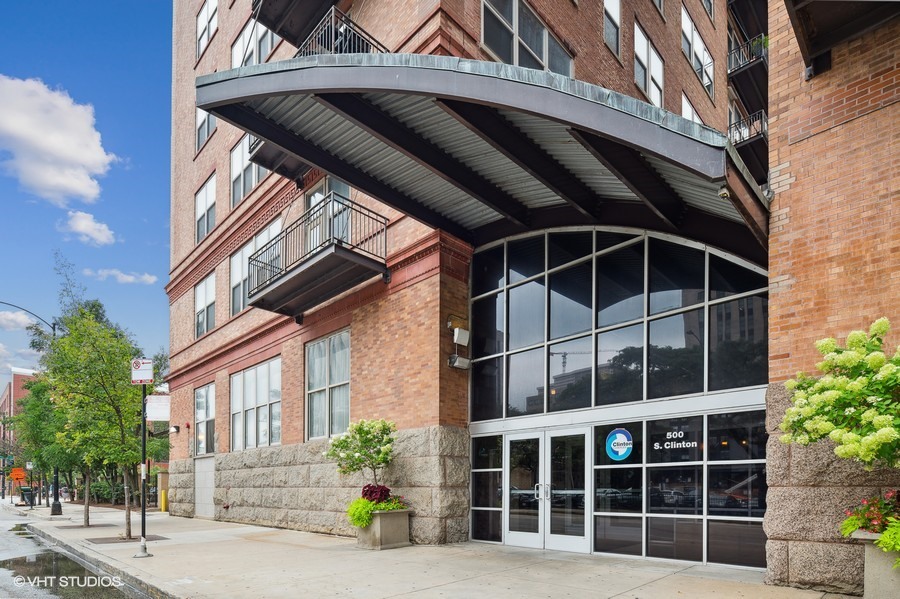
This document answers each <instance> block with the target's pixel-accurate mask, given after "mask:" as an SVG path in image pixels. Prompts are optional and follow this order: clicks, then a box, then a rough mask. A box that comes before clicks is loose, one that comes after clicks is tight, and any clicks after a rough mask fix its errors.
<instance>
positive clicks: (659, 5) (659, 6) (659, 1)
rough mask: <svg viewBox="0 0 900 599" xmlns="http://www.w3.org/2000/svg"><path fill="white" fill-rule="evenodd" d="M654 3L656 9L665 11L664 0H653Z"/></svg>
mask: <svg viewBox="0 0 900 599" xmlns="http://www.w3.org/2000/svg"><path fill="white" fill-rule="evenodd" d="M653 4H654V6H656V9H657V10H658V11H659V12H661V13H663V12H664V11H663V0H653Z"/></svg>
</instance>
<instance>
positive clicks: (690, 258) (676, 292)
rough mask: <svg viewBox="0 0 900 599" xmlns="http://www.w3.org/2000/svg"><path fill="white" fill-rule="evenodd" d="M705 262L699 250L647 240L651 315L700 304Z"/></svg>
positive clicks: (657, 240)
mask: <svg viewBox="0 0 900 599" xmlns="http://www.w3.org/2000/svg"><path fill="white" fill-rule="evenodd" d="M704 261H705V259H704V255H703V252H702V251H700V250H695V249H693V248H689V247H686V246H683V245H680V244H677V243H669V242H668V241H662V240H660V239H650V314H659V313H660V312H666V311H667V310H674V309H676V308H682V307H685V306H690V305H693V304H698V303H700V302H702V301H703V287H704V279H705V277H704V270H705V267H704Z"/></svg>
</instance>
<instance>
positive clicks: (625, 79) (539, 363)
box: [167, 0, 898, 582]
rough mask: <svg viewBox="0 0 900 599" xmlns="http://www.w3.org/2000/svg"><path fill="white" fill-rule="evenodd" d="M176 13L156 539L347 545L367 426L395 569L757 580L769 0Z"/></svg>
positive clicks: (264, 4)
mask: <svg viewBox="0 0 900 599" xmlns="http://www.w3.org/2000/svg"><path fill="white" fill-rule="evenodd" d="M813 4H816V3H813ZM829 4H830V5H837V4H840V5H843V4H849V3H842V2H838V3H829ZM816 7H817V5H816ZM174 9H175V15H174V57H173V101H172V110H173V113H172V114H173V116H172V119H173V138H172V198H171V202H172V219H171V228H172V244H171V274H170V281H169V284H168V286H167V291H168V294H169V300H170V304H171V325H172V326H171V344H170V347H171V356H170V364H171V374H170V376H169V378H168V381H169V383H170V385H171V397H172V420H171V422H172V423H173V424H175V425H179V427H180V432H178V433H175V434H173V435H172V436H171V440H172V452H171V461H170V472H171V477H170V481H169V484H170V489H171V494H170V505H171V511H172V513H173V514H176V515H184V516H195V517H206V518H215V519H221V520H229V521H237V522H248V523H254V524H263V525H271V526H280V527H287V528H296V529H300V530H310V531H319V532H327V533H336V534H354V532H353V530H352V528H351V527H350V526H349V524H348V523H347V521H346V518H345V514H344V510H345V508H346V505H347V503H349V501H350V500H351V499H353V498H354V497H356V496H358V493H359V488H358V487H359V485H360V484H361V483H362V479H357V478H353V479H347V478H346V477H340V476H338V475H337V474H336V472H335V467H334V465H333V464H332V463H329V462H327V461H325V460H324V458H323V457H322V455H321V454H322V451H323V449H324V448H325V447H326V446H327V442H328V439H329V438H330V437H332V436H334V435H338V434H340V433H341V432H343V431H344V430H346V427H347V425H348V423H349V422H351V421H355V420H358V419H361V418H382V417H383V418H388V419H391V420H393V421H395V422H397V424H398V426H399V428H400V432H399V439H398V442H397V446H396V453H397V456H398V459H397V462H396V463H395V465H394V466H393V467H392V469H391V473H390V480H389V481H388V484H389V485H390V486H391V487H392V488H393V489H394V490H395V491H396V492H398V493H399V494H402V495H404V496H405V497H406V498H407V499H409V501H410V502H411V503H412V505H413V508H414V511H415V515H414V517H413V518H412V519H411V526H412V532H411V534H412V537H413V541H414V542H417V543H447V542H455V541H462V540H469V539H472V540H478V541H484V542H497V543H504V544H509V545H520V546H526V547H540V548H546V549H559V550H567V551H577V552H584V553H590V552H596V553H611V554H618V555H631V556H638V557H646V558H668V559H679V560H688V561H695V562H701V563H724V564H733V565H741V566H750V567H757V568H766V567H768V568H769V569H770V574H772V573H773V570H772V568H773V566H772V564H775V563H779V564H780V563H781V562H780V561H779V560H776V559H774V558H772V557H770V556H769V555H768V554H767V530H764V520H765V519H770V520H771V518H770V516H769V514H768V512H767V510H769V509H772V508H771V506H772V502H771V501H770V500H769V499H768V496H769V492H768V487H767V479H768V478H772V479H775V478H774V477H773V476H771V475H770V474H769V472H771V471H772V469H773V468H781V467H782V465H783V462H784V460H785V456H784V455H783V451H782V449H781V447H780V446H779V445H777V443H774V440H770V437H769V432H775V431H774V424H775V420H774V417H773V418H772V419H770V420H769V421H768V422H767V420H766V407H767V392H768V394H769V396H770V398H771V397H773V394H774V393H777V391H776V390H773V389H775V388H776V387H777V388H780V382H781V381H782V380H783V378H784V376H779V377H775V378H774V379H772V378H771V376H770V374H771V373H770V367H771V365H773V364H775V365H777V370H778V372H779V373H781V372H782V365H783V364H782V362H781V360H782V359H783V358H782V354H783V353H784V352H788V354H789V355H790V351H791V350H789V349H782V350H779V352H778V353H776V352H774V351H773V350H772V345H773V344H777V345H779V347H781V346H782V345H784V344H785V343H786V342H788V341H789V342H790V344H793V343H794V342H795V341H798V340H796V339H794V338H790V339H787V338H785V337H784V336H782V331H780V330H776V329H773V328H772V327H771V326H770V322H771V321H770V319H771V318H772V316H771V311H772V309H773V308H772V306H770V302H769V299H770V278H769V276H770V269H773V268H775V267H776V265H775V264H774V263H773V261H772V260H771V256H770V227H771V228H772V231H773V233H775V232H777V233H778V234H779V236H778V239H785V238H784V237H781V234H782V233H781V232H782V231H784V229H783V228H782V227H784V223H783V222H781V221H783V220H784V219H785V218H786V216H785V215H784V214H779V215H776V214H775V213H770V209H771V205H772V204H771V203H772V201H773V200H772V192H773V190H776V191H777V189H783V188H784V187H785V185H787V184H788V179H787V178H784V177H770V171H769V169H770V163H769V158H770V156H778V153H777V152H774V151H772V150H770V148H769V143H770V135H769V117H768V116H767V114H770V113H771V110H770V109H769V106H770V105H771V104H770V98H769V94H770V86H769V70H770V53H771V52H773V48H772V44H773V43H774V40H770V38H769V17H770V8H769V7H768V6H767V4H766V2H764V1H761V0H736V1H734V2H727V3H725V2H711V1H707V0H684V1H683V2H669V1H641V2H621V1H619V0H604V1H602V2H568V1H563V0H556V1H552V0H540V1H534V2H526V1H525V0H514V1H502V0H480V1H477V0H472V1H469V2H463V3H460V2H455V1H450V0H434V1H427V2H425V1H416V0H398V1H396V2H384V1H382V0H369V1H367V2H361V1H359V0H357V1H356V2H351V1H342V2H337V3H335V2H333V1H330V0H311V1H308V2H281V1H276V0H256V1H254V2H250V0H237V1H236V2H233V3H220V2H217V1H216V0H192V1H190V2H182V3H176V4H175V7H174ZM798 10H800V11H805V10H809V9H808V8H803V7H801V8H800V9H798ZM783 11H784V9H782V8H781V7H780V5H777V6H774V7H773V8H772V9H771V14H774V15H775V16H777V17H779V18H781V16H782V15H783ZM894 22H896V21H894ZM859 31H860V33H862V31H863V29H860V30H859ZM789 34H790V30H789V28H787V27H781V28H780V29H779V37H778V40H779V43H781V44H790V43H792V42H790V40H789V39H788V36H789ZM865 35H866V36H870V35H876V36H878V35H881V34H880V33H877V32H876V33H866V34H865ZM840 43H842V44H843V43H845V42H843V41H841V42H840ZM891 43H893V44H894V46H896V41H894V42H891ZM886 45H887V46H888V47H891V45H890V43H886ZM841 48H843V46H841ZM787 52H788V54H790V51H787ZM779 56H781V54H779ZM836 63H837V61H836ZM820 67H821V65H820ZM785 68H794V67H785ZM797 68H800V69H801V71H802V68H801V67H799V66H798V67H797ZM834 68H835V69H836V70H837V69H838V68H839V66H838V65H837V64H835V67H834ZM822 76H823V77H827V76H828V75H827V73H826V74H825V75H822ZM791 77H792V75H790V74H787V72H785V74H784V76H783V79H780V80H779V84H778V86H780V85H785V86H789V85H793V84H794V83H793V82H794V81H795V79H797V78H801V79H802V72H798V73H797V74H796V77H794V78H793V79H792V78H791ZM788 81H790V82H791V83H790V84H789V83H787V82H788ZM778 86H773V87H772V89H774V90H777V91H779V93H780V90H781V87H778ZM790 109H791V107H790V106H784V105H779V110H790ZM767 111H769V112H767ZM779 114H780V113H779ZM883 129H888V130H889V129H890V126H889V125H888V124H884V125H883ZM776 130H780V129H776ZM887 145H890V144H889V143H887ZM801 149H802V148H800V147H798V148H795V149H794V150H792V151H798V152H799V151H800V150H801ZM777 166H778V168H779V169H781V170H779V173H782V174H786V173H788V171H789V170H790V169H789V167H790V165H787V166H786V165H785V164H784V163H783V162H779V163H778V165H777ZM804 173H805V171H804ZM790 176H793V177H800V176H801V173H796V174H793V175H790ZM802 176H806V175H805V174H803V175H802ZM823 176H824V175H823ZM791 181H793V179H791ZM877 201H880V202H881V203H882V204H884V203H886V202H888V201H889V199H885V198H884V197H879V199H878V200H877ZM802 202H803V201H800V203H802ZM814 221H815V219H814V218H813V217H810V220H809V222H814ZM886 221H887V222H888V223H890V222H891V221H890V219H889V218H888V219H886ZM894 224H896V222H894ZM832 226H833V227H834V230H843V229H844V228H846V227H845V226H844V224H843V223H841V222H835V223H833V225H832ZM897 229H898V228H895V229H894V230H895V231H896V230H897ZM825 234H826V232H824V231H823V232H819V233H817V234H815V235H825ZM886 234H887V235H888V236H889V237H890V235H889V234H888V233H886ZM809 235H810V236H811V237H813V236H814V234H813V233H811V232H810V233H809ZM861 247H864V246H861ZM854 249H856V248H854ZM779 251H780V250H779ZM790 260H791V259H790V258H789V257H788V258H785V262H784V263H783V264H782V265H780V266H778V268H779V269H780V270H779V272H781V271H784V270H785V269H788V270H789V269H791V268H796V267H798V264H797V263H795V262H793V263H792V262H791V261H790ZM893 267H894V269H895V270H897V264H896V258H894V262H893ZM786 276H788V277H789V278H790V277H800V278H803V277H806V278H809V279H810V280H814V279H813V278H812V277H813V271H812V270H811V271H809V272H808V273H805V272H804V273H802V276H801V273H793V274H788V275H786ZM829 276H830V277H831V276H832V275H829ZM841 276H847V275H841V274H839V273H833V277H834V278H836V279H837V278H840V277H841ZM804 280H805V279H804ZM829 280H831V279H829ZM785 284H786V283H785V281H784V280H780V279H779V280H774V288H775V289H781V288H782V286H783V285H785ZM874 295H876V296H878V295H879V294H878V293H875V294H874ZM888 295H889V294H888V292H887V291H884V292H883V296H884V297H883V298H881V299H878V300H874V301H872V302H870V303H871V305H868V306H867V309H866V310H865V314H863V312H860V314H859V317H858V318H855V319H852V320H853V322H854V323H855V324H854V326H862V325H863V323H862V322H861V321H864V320H866V319H870V320H871V319H874V318H873V317H877V316H880V315H881V314H879V313H876V312H878V311H881V312H885V311H887V309H888V308H889V307H890V306H888V305H886V304H887V298H888ZM854 298H855V296H854V295H853V294H847V295H845V301H847V302H848V303H852V301H853V299H854ZM783 307H784V303H780V304H779V305H778V310H779V314H778V315H777V318H778V319H782V318H788V319H790V318H793V316H790V315H789V314H787V313H784V312H782V310H783V309H784V308H783ZM870 312H872V314H870ZM829 318H830V316H829V315H828V313H827V312H819V313H818V314H816V315H815V316H814V317H812V318H811V320H812V321H814V322H821V323H822V325H823V326H824V324H825V323H826V319H829ZM817 319H818V320H817ZM857 321H860V322H857ZM827 322H831V320H827ZM848 323H849V320H848ZM455 329H462V330H465V331H468V332H470V333H471V340H470V341H469V342H467V343H465V342H464V343H461V344H458V343H454V338H455V337H454V330H455ZM456 338H457V339H458V337H456ZM451 356H459V357H461V358H464V359H466V360H470V361H471V363H470V366H469V368H468V369H467V370H466V369H460V368H455V367H453V364H456V365H457V366H459V365H465V364H467V362H464V361H462V360H457V361H455V362H454V360H453V359H451ZM804 364H806V361H803V360H799V361H797V363H796V365H801V366H802V365H804ZM806 367H807V368H809V367H811V365H810V366H806ZM770 379H771V380H774V381H775V383H776V384H775V385H773V386H772V388H770V385H769V382H770ZM769 401H770V413H772V414H776V413H777V411H778V406H777V405H771V401H772V400H771V399H770V400H769ZM773 439H774V438H773ZM773 452H774V455H771V454H772V453H773ZM779 484H780V483H779ZM775 517H776V518H780V517H781V516H775ZM773 521H774V520H773ZM779 542H780V541H779ZM787 542H790V541H787ZM772 546H773V547H774V546H775V545H772ZM779 547H780V545H779ZM848 559H849V558H848ZM853 559H855V558H853ZM779 567H780V566H779ZM773 580H777V581H779V582H791V581H790V580H786V579H784V578H779V577H778V576H773Z"/></svg>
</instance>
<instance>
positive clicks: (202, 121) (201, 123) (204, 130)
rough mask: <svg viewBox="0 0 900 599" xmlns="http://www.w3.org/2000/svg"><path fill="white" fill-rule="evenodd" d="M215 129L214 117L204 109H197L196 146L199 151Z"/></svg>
mask: <svg viewBox="0 0 900 599" xmlns="http://www.w3.org/2000/svg"><path fill="white" fill-rule="evenodd" d="M215 130H216V117H215V115H212V114H210V113H208V112H206V111H205V110H200V109H199V108H198V109H197V147H196V150H197V151H200V148H202V147H203V144H205V143H206V140H207V139H209V136H210V135H212V133H213V131H215Z"/></svg>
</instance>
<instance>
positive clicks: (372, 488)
mask: <svg viewBox="0 0 900 599" xmlns="http://www.w3.org/2000/svg"><path fill="white" fill-rule="evenodd" d="M362 496H363V498H364V499H368V500H369V501H374V502H375V503H381V502H382V501H386V500H387V499H388V498H389V497H390V496H391V490H390V489H388V488H387V487H385V486H384V485H366V486H365V487H363V488H362Z"/></svg>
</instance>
